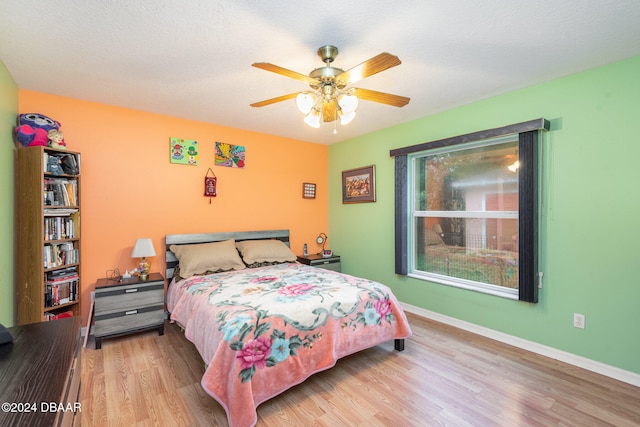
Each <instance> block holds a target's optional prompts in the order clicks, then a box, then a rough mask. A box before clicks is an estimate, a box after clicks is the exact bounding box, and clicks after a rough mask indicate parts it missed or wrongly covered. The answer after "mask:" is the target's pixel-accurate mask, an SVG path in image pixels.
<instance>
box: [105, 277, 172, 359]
mask: <svg viewBox="0 0 640 427" xmlns="http://www.w3.org/2000/svg"><path fill="white" fill-rule="evenodd" d="M94 311H95V325H94V336H95V339H96V350H98V349H100V347H101V346H102V339H103V338H110V337H115V336H119V335H126V334H130V333H134V332H138V331H143V330H147V329H156V328H157V329H158V333H159V334H160V335H163V334H164V319H165V317H166V316H165V312H164V277H163V276H162V275H161V274H160V273H151V274H150V275H149V278H148V279H147V280H144V281H142V280H140V279H139V278H138V277H132V278H131V279H122V280H120V281H118V282H116V281H113V280H110V279H99V280H98V281H97V283H96V292H95V306H94Z"/></svg>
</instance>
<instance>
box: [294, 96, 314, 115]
mask: <svg viewBox="0 0 640 427" xmlns="http://www.w3.org/2000/svg"><path fill="white" fill-rule="evenodd" d="M315 104H316V98H315V96H314V95H313V94H312V93H310V92H300V93H299V94H298V96H296V105H297V106H298V110H300V112H301V113H302V114H309V113H310V112H311V109H312V108H313V106H314V105H315Z"/></svg>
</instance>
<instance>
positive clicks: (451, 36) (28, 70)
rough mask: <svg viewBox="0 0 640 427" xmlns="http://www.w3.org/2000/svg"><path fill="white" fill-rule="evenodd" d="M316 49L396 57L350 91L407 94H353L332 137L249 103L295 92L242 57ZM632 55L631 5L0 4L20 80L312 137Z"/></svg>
mask: <svg viewBox="0 0 640 427" xmlns="http://www.w3.org/2000/svg"><path fill="white" fill-rule="evenodd" d="M325 44H332V45H335V46H337V47H338V48H339V50H340V54H339V55H338V57H337V59H336V60H335V62H334V63H333V64H332V65H334V66H336V67H339V68H342V69H344V70H347V69H349V68H351V67H353V66H355V65H357V64H359V63H361V62H363V61H365V60H366V59H369V58H371V57H373V56H375V55H377V54H378V53H380V52H389V53H392V54H394V55H397V56H398V57H399V58H400V60H401V61H402V64H401V65H399V66H397V67H394V68H391V69H389V70H386V71H384V72H382V73H379V74H376V75H374V76H371V77H369V78H366V79H364V80H362V81H360V82H358V83H357V84H355V85H354V86H356V87H362V88H366V89H372V90H376V91H382V92H389V93H393V94H397V95H403V96H408V97H410V98H411V102H410V103H409V104H408V105H407V106H405V107H403V108H396V107H391V106H387V105H383V104H378V103H374V102H366V101H362V102H360V106H359V107H358V115H357V117H356V118H355V120H354V121H353V122H351V123H350V124H349V125H347V126H341V125H340V124H337V134H336V135H334V134H333V130H334V123H335V122H332V123H328V124H323V125H321V127H320V129H313V128H310V127H308V126H307V125H305V124H304V123H303V121H302V118H303V116H302V114H301V113H300V112H298V110H297V108H296V106H295V100H288V101H284V102H280V103H277V104H273V105H270V106H266V107H262V108H252V107H250V106H249V104H250V103H253V102H256V101H261V100H264V99H268V98H272V97H276V96H279V95H284V94H289V93H292V92H297V91H300V90H304V89H306V88H307V86H305V84H304V83H303V82H301V81H298V80H294V79H291V78H287V77H284V76H281V75H278V74H275V73H271V72H267V71H264V70H260V69H257V68H254V67H252V66H251V64H252V63H253V62H270V63H272V64H276V65H279V66H281V67H284V68H288V69H290V70H293V71H297V72H300V73H302V74H308V73H309V72H310V71H311V70H312V69H314V68H317V67H320V66H322V65H323V63H322V62H321V60H320V58H319V57H318V56H317V55H316V51H317V49H318V48H319V47H320V46H322V45H325ZM638 54H640V0H619V1H616V0H482V1H474V0H450V1H443V0H401V1H396V2H391V1H388V0H367V1H363V0H351V1H345V0H342V1H338V0H324V1H320V2H318V1H314V2H311V1H306V0H304V1H283V0H261V1H257V0H256V1H249V0H228V1H214V0H200V1H195V0H109V1H107V0H104V1H101V0H1V1H0V60H1V61H2V62H3V63H4V64H5V66H6V67H7V69H8V70H9V72H10V73H11V75H12V76H13V78H14V79H15V81H16V83H17V85H18V87H20V88H21V89H27V90H33V91H38V92H45V93H50V94H56V95H62V96H67V97H71V98H77V99H82V100H88V101H95V102H100V103H105V104H111V105H116V106H121V107H127V108H132V109H136V110H143V111H149V112H154V113H160V114H165V115H170V116H176V117H182V118H187V119H193V120H198V121H203V122H208V123H215V124H219V125H224V126H231V127H235V128H242V129H248V130H253V131H259V132H266V133H269V134H274V135H280V136H285V137H290V138H295V139H300V140H305V141H312V142H317V143H322V144H332V143H335V142H338V141H342V140H345V139H348V138H352V137H355V136H358V135H363V134H366V133H369V132H372V131H375V130H378V129H382V128H386V127H389V126H393V125H395V124H398V123H402V122H407V121H410V120H414V119H416V118H419V117H423V116H426V115H429V114H433V113H436V112H439V111H443V110H447V109H450V108H452V107H456V106H459V105H463V104H467V103H470V102H473V101H476V100H479V99H483V98H487V97H490V96H494V95H498V94H501V93H504V92H508V91H511V90H514V89H518V88H523V87H526V86H530V85H533V84H536V83H540V82H544V81H547V80H551V79H554V78H557V77H561V76H564V75H568V74H572V73H575V72H579V71H582V70H585V69H588V68H592V67H595V66H599V65H603V64H607V63H611V62H614V61H617V60H620V59H624V58H628V57H632V56H635V55H638ZM42 113H45V114H46V112H42ZM54 118H55V117H54Z"/></svg>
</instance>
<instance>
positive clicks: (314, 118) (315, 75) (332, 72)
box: [251, 45, 410, 128]
mask: <svg viewBox="0 0 640 427" xmlns="http://www.w3.org/2000/svg"><path fill="white" fill-rule="evenodd" d="M337 55H338V48H337V47H335V46H330V45H327V46H322V47H321V48H320V49H318V56H319V57H320V58H321V59H322V62H324V63H325V66H324V67H320V68H316V69H315V70H313V71H311V72H310V73H309V75H308V76H306V75H304V74H300V73H297V72H295V71H291V70H288V69H286V68H282V67H279V66H277V65H273V64H269V63H267V62H256V63H253V64H251V65H252V66H254V67H256V68H260V69H263V70H266V71H271V72H273V73H277V74H281V75H283V76H286V77H291V78H293V79H296V80H300V81H303V82H305V83H306V84H308V85H309V87H310V88H311V90H305V91H301V92H294V93H290V94H287V95H282V96H278V97H275V98H271V99H266V100H264V101H260V102H255V103H253V104H251V106H252V107H264V106H265V105H270V104H274V103H276V102H281V101H286V100H288V99H293V98H296V104H297V106H298V109H299V110H300V111H301V112H302V113H303V114H305V115H306V117H305V119H304V121H305V123H307V124H308V125H309V126H312V127H316V128H317V127H320V119H322V120H323V121H324V122H332V121H334V120H337V119H338V118H339V119H340V122H341V124H343V125H345V124H347V123H349V122H351V120H353V118H354V117H355V115H356V111H355V110H356V108H357V107H358V99H363V100H365V101H373V102H378V103H381V104H387V105H392V106H394V107H404V106H405V105H407V104H408V103H409V100H410V98H407V97H404V96H399V95H392V94H390V93H384V92H377V91H375V90H369V89H362V88H356V87H348V86H349V85H350V84H352V83H356V82H358V81H360V80H362V79H364V78H366V77H369V76H372V75H374V74H376V73H379V72H381V71H384V70H387V69H389V68H392V67H395V66H396V65H400V59H398V57H397V56H395V55H391V54H390V53H386V52H383V53H381V54H379V55H376V56H374V57H373V58H370V59H368V60H367V61H364V62H363V63H361V64H359V65H356V66H355V67H353V68H351V69H349V70H347V71H344V70H342V69H341V68H337V67H333V66H332V65H331V63H332V62H333V61H334V60H335V58H336V56H337Z"/></svg>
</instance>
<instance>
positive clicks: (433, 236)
mask: <svg viewBox="0 0 640 427" xmlns="http://www.w3.org/2000/svg"><path fill="white" fill-rule="evenodd" d="M424 244H425V245H427V246H433V245H444V242H443V241H442V238H441V237H440V236H439V235H438V233H436V232H435V231H433V230H425V231H424Z"/></svg>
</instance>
